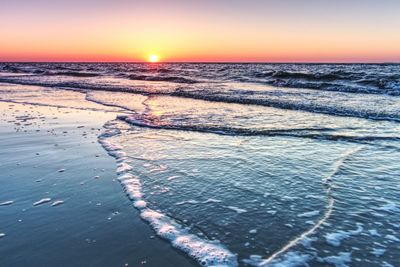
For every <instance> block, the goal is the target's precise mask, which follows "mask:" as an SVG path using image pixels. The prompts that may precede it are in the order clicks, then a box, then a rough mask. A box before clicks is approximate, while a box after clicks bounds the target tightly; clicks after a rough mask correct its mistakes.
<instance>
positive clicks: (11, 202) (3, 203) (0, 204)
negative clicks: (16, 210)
mask: <svg viewBox="0 0 400 267" xmlns="http://www.w3.org/2000/svg"><path fill="white" fill-rule="evenodd" d="M13 203H14V201H12V200H8V201H4V202H1V203H0V206H8V205H11V204H13Z"/></svg>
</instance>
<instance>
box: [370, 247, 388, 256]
mask: <svg viewBox="0 0 400 267" xmlns="http://www.w3.org/2000/svg"><path fill="white" fill-rule="evenodd" d="M385 252H386V249H383V248H373V249H372V251H371V254H372V255H374V256H375V257H380V256H382V255H383V254H384V253H385Z"/></svg>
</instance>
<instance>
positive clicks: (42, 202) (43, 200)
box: [33, 198, 51, 206]
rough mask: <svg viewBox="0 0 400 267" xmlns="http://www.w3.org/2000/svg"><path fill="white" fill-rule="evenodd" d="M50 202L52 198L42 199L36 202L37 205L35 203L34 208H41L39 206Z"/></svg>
mask: <svg viewBox="0 0 400 267" xmlns="http://www.w3.org/2000/svg"><path fill="white" fill-rule="evenodd" d="M50 201H51V198H42V199H41V200H39V201H36V202H35V203H33V206H39V205H42V204H45V203H48V202H50Z"/></svg>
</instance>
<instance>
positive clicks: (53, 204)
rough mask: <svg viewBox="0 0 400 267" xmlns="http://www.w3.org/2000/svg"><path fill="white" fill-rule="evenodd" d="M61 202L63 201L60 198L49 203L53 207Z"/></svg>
mask: <svg viewBox="0 0 400 267" xmlns="http://www.w3.org/2000/svg"><path fill="white" fill-rule="evenodd" d="M63 203H64V201H62V200H56V201H54V202H53V203H52V204H51V206H52V207H55V206H59V205H62V204H63Z"/></svg>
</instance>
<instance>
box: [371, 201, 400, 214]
mask: <svg viewBox="0 0 400 267" xmlns="http://www.w3.org/2000/svg"><path fill="white" fill-rule="evenodd" d="M377 209H378V210H383V211H386V212H390V213H396V212H400V208H399V207H397V205H396V204H395V203H393V202H389V201H388V202H387V204H385V205H383V206H381V207H378V208H377Z"/></svg>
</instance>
